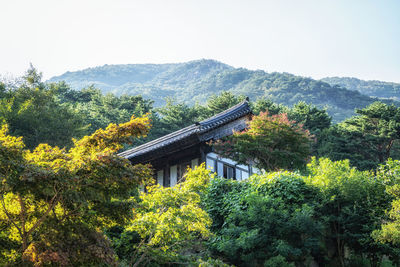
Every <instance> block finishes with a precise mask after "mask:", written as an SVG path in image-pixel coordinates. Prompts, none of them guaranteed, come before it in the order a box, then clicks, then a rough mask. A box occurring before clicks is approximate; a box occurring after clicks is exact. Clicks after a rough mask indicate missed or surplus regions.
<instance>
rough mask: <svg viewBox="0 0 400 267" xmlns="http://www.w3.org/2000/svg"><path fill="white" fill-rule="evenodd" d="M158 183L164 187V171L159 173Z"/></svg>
mask: <svg viewBox="0 0 400 267" xmlns="http://www.w3.org/2000/svg"><path fill="white" fill-rule="evenodd" d="M157 183H158V184H159V185H164V170H161V171H158V172H157Z"/></svg>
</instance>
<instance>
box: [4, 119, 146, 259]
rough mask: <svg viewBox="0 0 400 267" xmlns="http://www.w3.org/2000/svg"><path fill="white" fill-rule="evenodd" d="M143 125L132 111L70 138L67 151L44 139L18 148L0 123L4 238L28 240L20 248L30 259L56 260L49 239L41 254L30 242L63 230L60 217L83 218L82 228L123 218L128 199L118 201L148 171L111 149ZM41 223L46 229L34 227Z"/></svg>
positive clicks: (142, 131)
mask: <svg viewBox="0 0 400 267" xmlns="http://www.w3.org/2000/svg"><path fill="white" fill-rule="evenodd" d="M149 127H150V119H149V118H148V117H147V116H145V117H143V118H135V117H132V118H131V120H130V121H129V122H127V123H123V124H120V125H116V124H111V125H109V126H108V127H107V128H106V129H105V130H102V129H100V130H98V131H96V132H95V133H94V134H93V135H91V136H86V137H84V138H82V139H81V140H74V144H75V146H74V147H72V148H71V149H70V150H68V151H67V150H65V149H60V148H58V147H52V146H50V145H48V144H40V145H38V146H37V147H36V148H35V149H34V150H33V151H29V150H24V143H23V142H22V138H21V137H13V136H9V135H7V134H8V129H7V126H6V125H5V126H3V127H2V128H1V130H0V194H1V195H0V197H2V198H3V200H4V205H0V224H1V225H2V226H4V227H5V228H3V229H5V230H4V232H5V233H6V235H7V236H8V238H9V239H11V240H15V241H17V242H20V244H21V246H22V247H24V246H25V248H26V247H27V246H29V244H31V246H29V249H28V250H26V251H27V254H26V256H28V258H29V259H30V260H31V261H34V262H40V261H42V260H43V259H47V260H48V262H57V261H58V260H57V259H56V258H57V257H58V256H57V255H58V254H57V253H56V252H54V253H53V252H51V251H50V250H47V248H48V247H51V246H52V245H54V244H53V243H52V242H53V241H49V242H47V243H43V242H42V243H41V246H40V247H38V248H40V249H39V250H38V251H39V252H40V251H45V253H44V254H43V253H42V252H40V253H42V254H40V255H41V256H37V255H36V252H35V246H34V242H37V241H38V240H44V239H45V238H50V239H49V240H51V237H52V235H55V234H58V232H59V231H63V229H62V228H60V227H62V226H61V225H62V224H63V223H65V220H66V219H68V220H69V223H72V224H82V223H83V222H82V220H84V221H85V222H84V223H85V225H86V226H87V227H88V229H97V228H100V227H104V226H107V225H114V224H115V223H116V222H121V221H123V220H124V219H125V220H126V219H128V216H129V203H128V202H124V201H127V200H128V198H129V193H130V192H131V191H132V190H133V189H135V187H136V186H137V184H138V183H140V182H143V181H145V180H146V179H148V177H151V170H150V168H149V166H148V165H135V166H132V165H131V164H130V162H129V161H128V160H126V159H123V158H121V157H119V156H117V155H116V154H115V152H117V151H118V150H119V149H120V148H121V147H122V145H123V143H128V142H130V141H131V140H132V138H134V137H140V136H145V135H146V134H147V132H148V130H149ZM110 199H113V200H114V202H113V201H112V200H110ZM118 202H119V203H121V205H119V204H118ZM92 215H93V216H92ZM52 221H57V222H58V221H59V222H60V225H57V224H52ZM43 229H46V233H44V232H40V231H42V230H43ZM39 233H41V235H39ZM76 238H77V239H79V238H78V237H76ZM23 241H25V242H23ZM56 242H60V243H62V240H57V241H56ZM71 249H72V250H73V249H75V248H71ZM46 251H49V253H50V254H46V253H47V252H46ZM77 253H78V254H79V252H77ZM110 255H111V254H110ZM56 256H57V257H56ZM40 257H42V260H40V259H39V258H40ZM47 260H46V261H47Z"/></svg>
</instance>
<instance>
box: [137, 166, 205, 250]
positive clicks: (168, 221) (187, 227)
mask: <svg viewBox="0 0 400 267" xmlns="http://www.w3.org/2000/svg"><path fill="white" fill-rule="evenodd" d="M210 176H211V174H210V171H209V170H206V169H205V168H204V164H202V165H201V166H199V167H197V168H195V169H194V170H190V169H189V171H188V173H187V175H186V177H185V178H186V181H184V182H182V183H179V184H178V185H176V186H174V187H161V186H159V185H154V186H151V187H148V193H142V194H141V196H140V199H141V202H140V203H138V207H137V208H136V209H135V210H133V212H134V219H133V221H132V225H131V226H130V227H129V230H134V231H137V232H138V233H139V234H140V236H141V237H142V238H143V239H145V238H148V243H147V246H148V248H153V249H160V250H162V251H164V252H165V251H169V252H170V253H174V251H175V250H176V249H177V248H178V247H179V246H180V245H181V244H183V243H185V242H186V241H189V240H192V239H195V238H198V237H202V238H208V237H209V236H210V235H211V233H210V231H209V227H210V226H211V219H210V217H209V216H208V214H207V213H206V212H205V211H204V210H202V209H201V207H200V196H199V193H200V192H202V191H204V190H205V188H206V187H207V184H208V182H209V180H210Z"/></svg>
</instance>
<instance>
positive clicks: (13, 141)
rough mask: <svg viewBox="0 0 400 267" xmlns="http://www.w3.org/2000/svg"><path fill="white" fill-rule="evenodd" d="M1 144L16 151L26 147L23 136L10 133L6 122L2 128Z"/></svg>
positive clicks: (0, 130)
mask: <svg viewBox="0 0 400 267" xmlns="http://www.w3.org/2000/svg"><path fill="white" fill-rule="evenodd" d="M0 145H1V146H2V147H5V148H7V149H11V150H14V152H17V151H19V150H22V149H23V148H24V147H25V145H24V143H23V142H22V137H14V136H11V135H8V125H7V124H4V125H3V126H2V127H1V129H0Z"/></svg>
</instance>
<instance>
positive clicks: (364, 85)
mask: <svg viewBox="0 0 400 267" xmlns="http://www.w3.org/2000/svg"><path fill="white" fill-rule="evenodd" d="M321 80H322V81H324V82H327V83H329V84H330V85H332V86H334V85H338V86H341V87H344V88H347V89H349V90H355V91H359V92H360V93H362V94H364V95H367V96H371V97H378V98H391V99H395V100H397V101H398V100H400V98H399V92H400V84H398V83H392V82H383V81H363V80H360V79H357V78H353V77H327V78H323V79H321Z"/></svg>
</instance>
